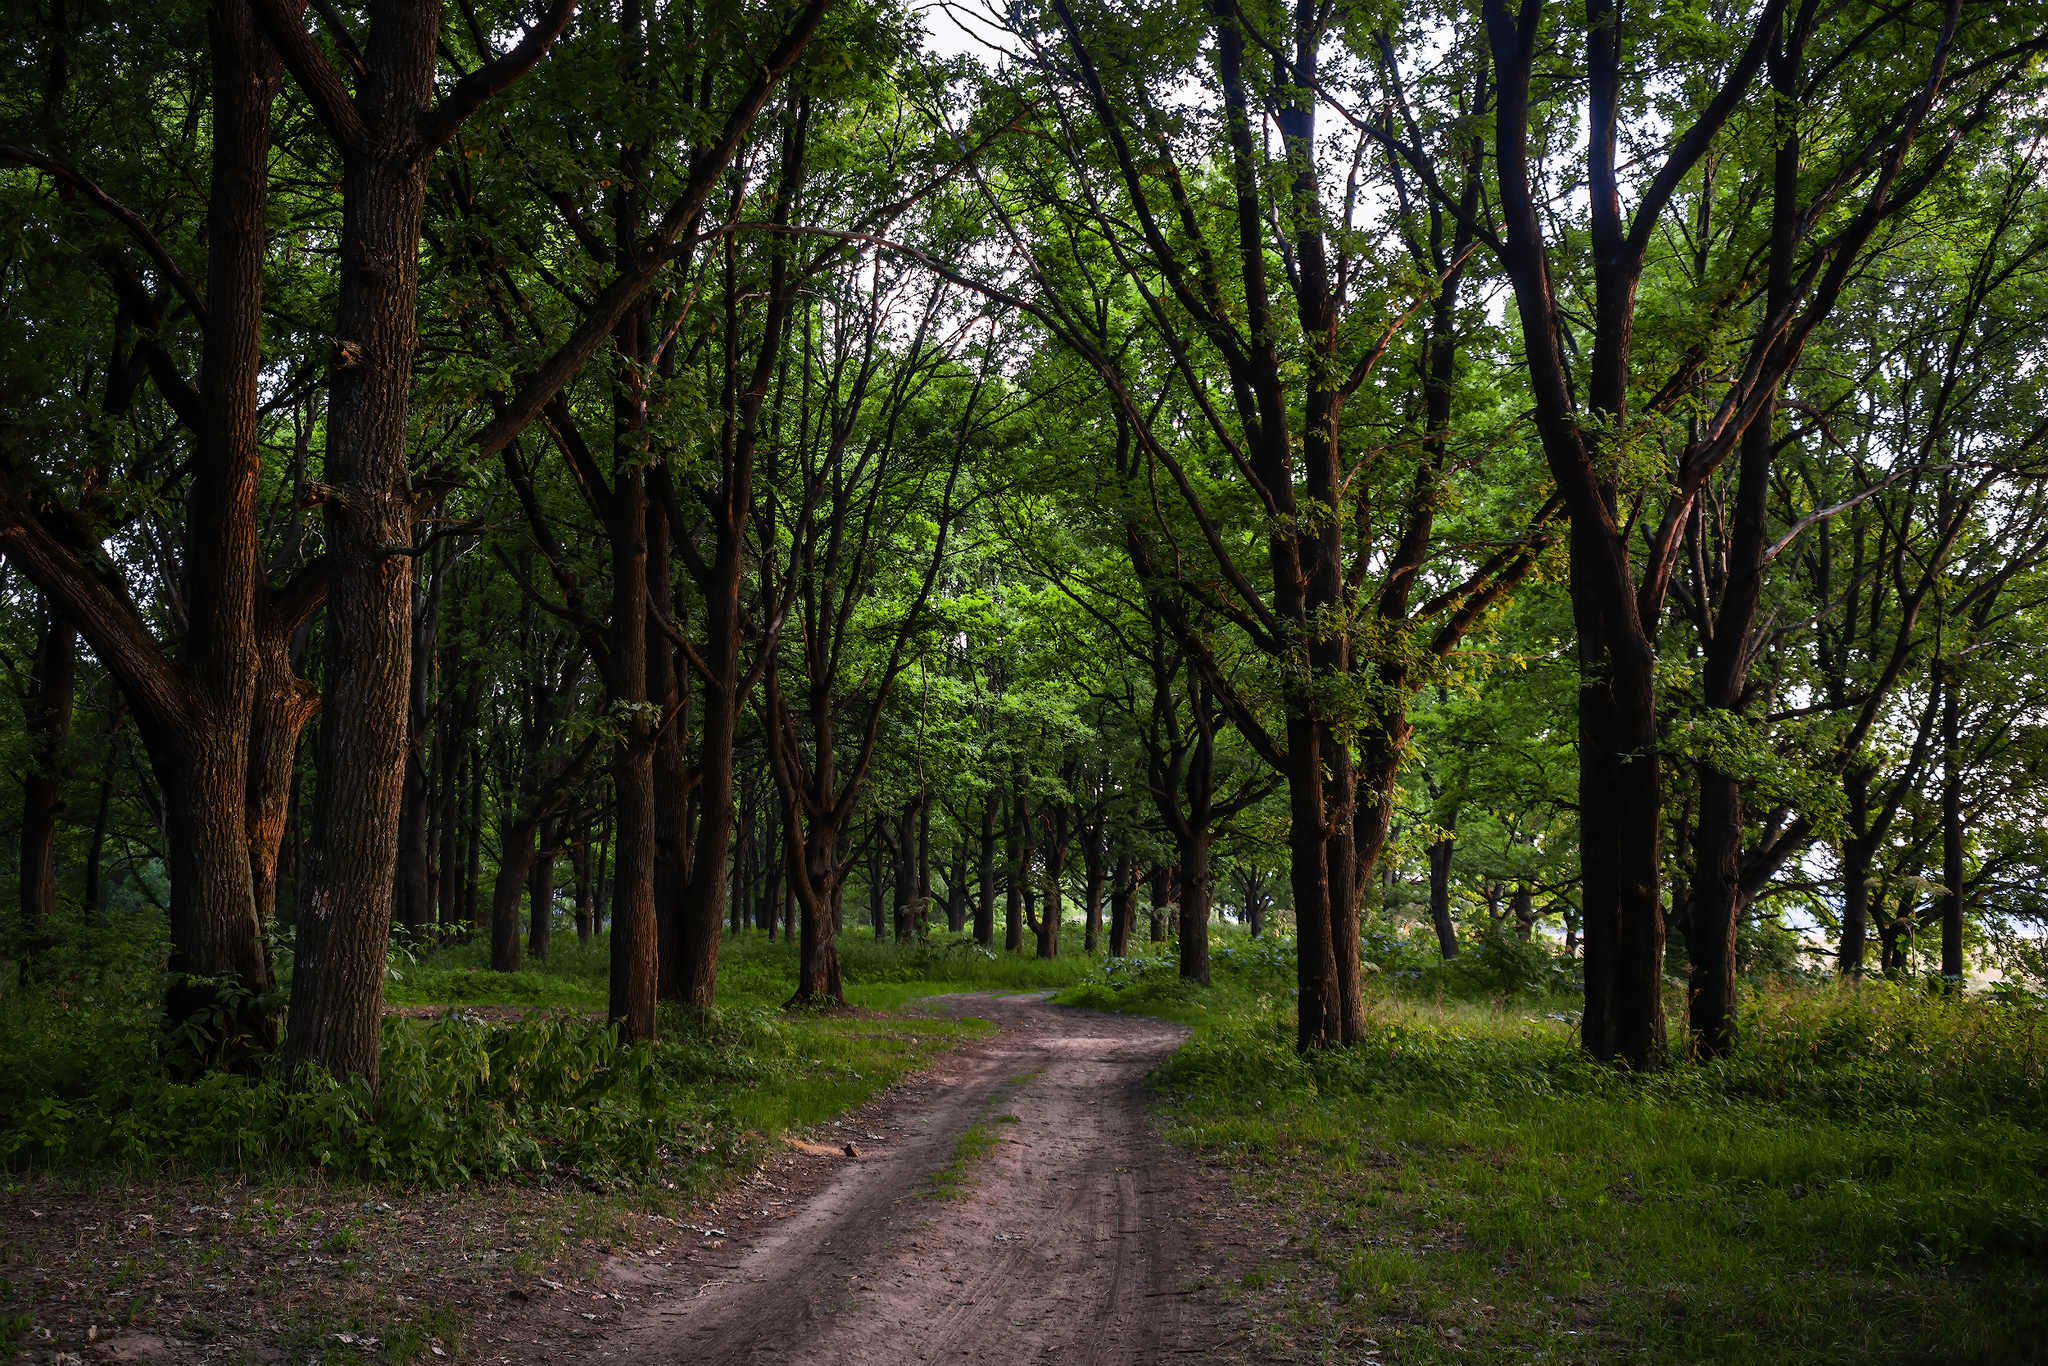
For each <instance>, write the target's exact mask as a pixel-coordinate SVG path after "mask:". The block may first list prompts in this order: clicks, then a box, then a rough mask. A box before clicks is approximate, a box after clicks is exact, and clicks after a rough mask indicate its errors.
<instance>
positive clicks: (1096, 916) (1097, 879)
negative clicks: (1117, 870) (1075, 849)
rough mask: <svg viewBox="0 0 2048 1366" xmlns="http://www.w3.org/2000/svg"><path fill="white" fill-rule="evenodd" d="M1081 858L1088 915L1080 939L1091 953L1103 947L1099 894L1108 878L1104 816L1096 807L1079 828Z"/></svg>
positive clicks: (1100, 896) (1100, 895)
mask: <svg viewBox="0 0 2048 1366" xmlns="http://www.w3.org/2000/svg"><path fill="white" fill-rule="evenodd" d="M1081 860H1082V866H1083V867H1084V868H1085V869H1086V872H1087V879H1088V889H1087V898H1088V906H1087V919H1086V921H1085V928H1084V929H1083V931H1082V940H1081V943H1082V947H1083V948H1085V949H1086V950H1087V951H1088V952H1089V953H1090V954H1093V953H1094V952H1095V951H1096V950H1097V949H1099V948H1101V947H1102V894H1103V891H1104V889H1105V886H1106V884H1107V882H1108V879H1109V861H1108V851H1107V849H1106V848H1105V845H1104V841H1103V820H1102V813H1101V812H1100V811H1099V810H1098V811H1096V812H1095V813H1094V815H1093V817H1092V819H1090V820H1089V822H1088V825H1087V827H1086V828H1085V829H1084V830H1083V831H1082V832H1081Z"/></svg>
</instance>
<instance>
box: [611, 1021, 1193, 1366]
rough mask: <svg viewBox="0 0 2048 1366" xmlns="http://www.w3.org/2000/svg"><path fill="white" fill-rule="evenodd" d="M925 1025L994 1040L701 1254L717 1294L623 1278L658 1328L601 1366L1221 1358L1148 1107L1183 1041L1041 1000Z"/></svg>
mask: <svg viewBox="0 0 2048 1366" xmlns="http://www.w3.org/2000/svg"><path fill="white" fill-rule="evenodd" d="M924 1008H925V1009H926V1010H927V1011H929V1012H933V1013H945V1014H952V1015H976V1016H980V1017H982V1018H984V1019H988V1020H992V1021H994V1022H995V1023H996V1024H997V1025H998V1026H999V1030H998V1032H997V1033H995V1034H993V1035H991V1036H989V1037H988V1038H985V1039H982V1040H980V1041H977V1042H975V1043H971V1044H968V1045H967V1046H965V1047H963V1048H960V1049H957V1050H955V1051H953V1052H951V1053H948V1054H946V1055H945V1056H944V1057H942V1058H940V1059H939V1060H937V1061H936V1062H935V1063H934V1064H933V1065H932V1067H931V1070H930V1071H929V1072H928V1073H927V1074H925V1075H924V1076H923V1077H922V1078H919V1079H917V1080H916V1081H914V1082H913V1083H912V1084H911V1086H912V1094H909V1095H906V1096H903V1097H901V1098H899V1099H898V1101H897V1102H896V1103H895V1104H893V1105H891V1106H890V1107H889V1115H888V1118H887V1123H888V1124H891V1125H893V1126H895V1127H894V1128H893V1129H887V1128H880V1127H875V1128H865V1127H861V1126H860V1124H859V1122H858V1121H855V1122H853V1123H842V1125H841V1126H840V1128H838V1129H837V1130H834V1131H833V1132H834V1136H835V1138H837V1137H838V1136H840V1135H844V1138H845V1141H846V1142H850V1143H851V1144H853V1145H854V1147H855V1148H856V1150H857V1152H858V1154H859V1155H858V1156H856V1157H850V1158H849V1157H845V1156H839V1157H837V1158H836V1159H824V1158H820V1159H819V1160H821V1161H822V1160H831V1161H835V1162H836V1163H837V1166H836V1168H835V1169H834V1170H833V1171H832V1172H831V1173H829V1174H826V1175H825V1176H824V1177H823V1180H822V1181H821V1184H820V1185H819V1187H818V1188H817V1190H816V1192H815V1193H814V1194H813V1195H812V1196H811V1197H810V1198H809V1199H808V1200H806V1201H804V1202H803V1203H801V1204H800V1205H798V1207H797V1208H796V1209H795V1211H794V1212H793V1213H789V1214H788V1215H787V1217H784V1218H779V1219H774V1220H772V1222H770V1224H769V1226H768V1227H767V1228H766V1229H765V1230H764V1231H762V1232H761V1233H760V1234H759V1235H758V1236H756V1237H753V1238H752V1239H751V1240H749V1239H740V1240H736V1241H726V1242H724V1244H723V1245H722V1246H721V1247H718V1248H716V1249H715V1250H714V1251H708V1252H703V1253H700V1256H701V1257H702V1258H704V1259H707V1260H711V1261H714V1262H716V1263H718V1266H717V1268H716V1271H715V1273H714V1278H713V1279H710V1280H707V1281H704V1282H703V1283H702V1284H700V1285H698V1286H696V1287H695V1288H694V1289H687V1288H685V1287H683V1286H680V1285H677V1284H676V1283H675V1281H674V1280H673V1279H670V1278H671V1277H673V1276H674V1275H675V1273H676V1272H680V1271H682V1270H684V1268H685V1266H686V1265H688V1266H690V1269H691V1270H693V1271H695V1270H697V1269H698V1268H700V1267H701V1266H702V1265H703V1262H702V1261H699V1262H698V1263H696V1264H694V1265H690V1264H686V1263H678V1264H676V1265H675V1268H674V1271H670V1272H667V1273H666V1274H664V1271H663V1269H659V1268H656V1267H650V1266H647V1265H646V1264H645V1263H642V1264H640V1265H638V1266H637V1267H631V1268H629V1267H627V1266H623V1265H621V1266H616V1267H615V1272H614V1274H615V1275H616V1276H617V1278H618V1282H619V1283H620V1286H621V1288H622V1289H625V1288H627V1284H628V1283H629V1282H631V1281H639V1282H640V1284H641V1286H642V1287H644V1289H641V1294H642V1295H643V1296H644V1298H642V1299H641V1301H640V1302H641V1304H643V1305H645V1306H647V1308H646V1310H645V1311H644V1312H643V1313H641V1314H639V1315H632V1316H627V1317H625V1318H624V1319H623V1321H620V1322H618V1323H617V1324H616V1326H613V1327H610V1328H609V1331H607V1332H605V1333H604V1335H603V1337H604V1339H605V1340H604V1342H603V1344H602V1349H601V1351H602V1352H604V1353H609V1354H612V1355H613V1356H614V1359H615V1360H616V1359H620V1358H623V1359H626V1360H630V1361H636V1362H646V1363H660V1366H670V1364H671V1363H698V1362H703V1363H724V1362H760V1363H770V1362H774V1363H785V1362H786V1363H792V1366H794V1364H795V1363H817V1364H818V1366H826V1364H827V1363H830V1366H858V1364H859V1363H867V1362H873V1363H878V1366H880V1364H882V1363H888V1364H889V1366H894V1364H896V1363H904V1362H918V1361H927V1362H942V1361H943V1362H974V1363H981V1362H989V1363H1007V1362H1018V1363H1021V1362H1060V1363H1076V1366H1080V1364H1081V1363H1091V1364H1092V1363H1100V1364H1101V1366H1120V1364H1121V1363H1131V1366H1138V1364H1139V1363H1146V1362H1157V1361H1160V1360H1163V1359H1166V1358H1168V1357H1173V1358H1175V1359H1179V1360H1194V1359H1197V1354H1199V1353H1200V1352H1202V1351H1203V1350H1204V1349H1205V1348H1206V1347H1207V1346H1209V1345H1211V1344H1212V1343H1213V1341H1214V1339H1215V1337H1216V1336H1217V1334H1216V1333H1215V1332H1214V1331H1212V1324H1211V1323H1210V1321H1209V1319H1208V1318H1207V1311H1205V1310H1204V1309H1203V1308H1202V1307H1201V1306H1200V1305H1198V1304H1196V1303H1194V1302H1193V1300H1192V1298H1191V1296H1192V1292H1193V1289H1194V1287H1195V1283H1196V1282H1197V1281H1198V1280H1199V1275H1198V1273H1197V1272H1196V1270H1195V1268H1194V1267H1193V1266H1192V1265H1190V1264H1189V1256H1188V1251H1187V1248H1186V1246H1185V1235H1184V1231H1183V1227H1182V1223H1181V1219H1180V1217H1179V1215H1178V1213H1177V1210H1176V1201H1175V1199H1174V1193H1175V1190H1176V1189H1177V1178H1176V1175H1175V1173H1174V1169H1173V1167H1172V1164H1170V1163H1169V1162H1168V1161H1167V1160H1166V1159H1165V1157H1164V1155H1163V1154H1162V1152H1161V1150H1160V1149H1159V1147H1158V1145H1157V1144H1156V1142H1155V1141H1154V1139H1153V1137H1152V1134H1151V1130H1150V1128H1149V1126H1148V1125H1147V1123H1146V1119H1145V1115H1144V1113H1143V1109H1142V1104H1141V1101H1142V1095H1141V1084H1142V1080H1143V1078H1144V1076H1145V1075H1146V1073H1147V1072H1149V1071H1150V1070H1151V1069H1152V1068H1154V1067H1155V1066H1157V1065H1158V1064H1159V1063H1160V1061H1161V1060H1163V1059H1164V1058H1165V1057H1166V1056H1167V1055H1168V1054H1170V1053H1171V1052H1172V1051H1173V1050H1174V1049H1175V1048H1177V1047H1179V1046H1180V1043H1181V1040H1182V1039H1183V1038H1185V1037H1186V1031H1185V1030H1184V1029H1182V1028H1181V1027H1180V1026H1177V1025H1172V1024H1167V1023H1163V1022H1161V1021H1158V1020H1149V1019H1142V1018H1138V1017H1135V1016H1118V1015H1106V1014H1098V1013H1096V1012H1093V1011H1076V1010H1066V1009H1062V1008H1060V1007H1057V1006H1051V1005H1048V1004H1047V1003H1046V1002H1045V1001H1044V1000H1043V999H1042V998H1040V997H1035V996H1033V997H1017V996H1011V997H995V996H971V997H963V996H952V997H941V998H938V999H936V1000H931V1001H927V1002H926V1003H925V1005H924ZM635 1288H639V1287H635ZM657 1288H661V1289H664V1290H665V1292H666V1293H664V1294H662V1295H661V1296H660V1297H658V1298H657V1297H655V1296H654V1295H653V1294H652V1293H651V1292H652V1291H654V1290H655V1289H657ZM590 1355H591V1356H593V1357H597V1356H599V1352H598V1351H592V1352H590ZM600 1359H601V1358H600Z"/></svg>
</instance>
